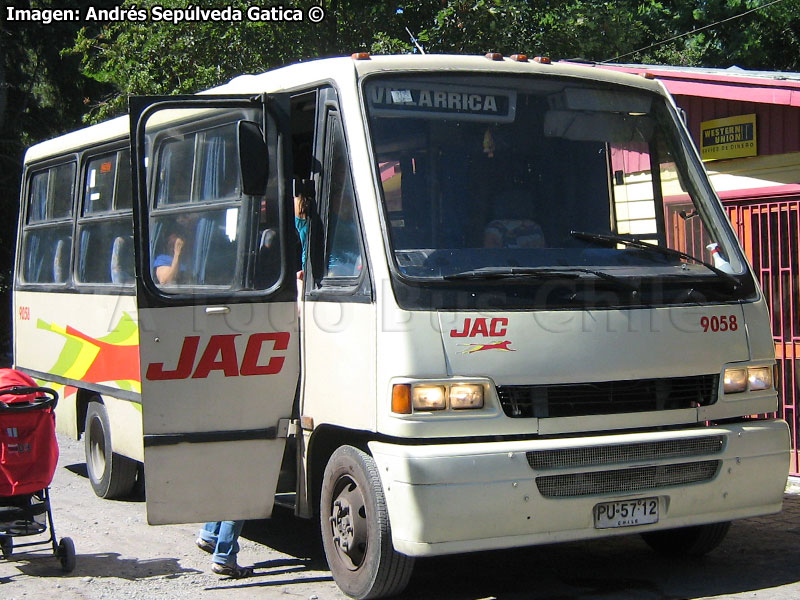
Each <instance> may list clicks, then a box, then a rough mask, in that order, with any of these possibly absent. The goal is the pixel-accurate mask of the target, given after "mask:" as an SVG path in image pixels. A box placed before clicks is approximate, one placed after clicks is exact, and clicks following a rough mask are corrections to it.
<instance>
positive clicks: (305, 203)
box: [294, 193, 310, 281]
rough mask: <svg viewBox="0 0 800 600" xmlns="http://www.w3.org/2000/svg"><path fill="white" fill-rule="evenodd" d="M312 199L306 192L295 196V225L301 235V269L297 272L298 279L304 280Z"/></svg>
mask: <svg viewBox="0 0 800 600" xmlns="http://www.w3.org/2000/svg"><path fill="white" fill-rule="evenodd" d="M309 204H310V201H309V199H308V197H307V196H306V195H305V194H302V193H301V194H297V195H296V196H295V197H294V226H295V229H297V235H298V236H299V237H300V270H299V271H298V272H297V279H299V280H300V281H302V280H303V277H304V274H305V271H306V255H307V253H308V222H309V218H308V213H309Z"/></svg>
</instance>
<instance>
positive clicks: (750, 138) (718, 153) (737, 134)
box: [700, 115, 758, 160]
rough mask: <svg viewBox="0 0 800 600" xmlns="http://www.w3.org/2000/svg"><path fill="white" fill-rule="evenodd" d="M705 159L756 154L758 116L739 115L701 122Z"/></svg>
mask: <svg viewBox="0 0 800 600" xmlns="http://www.w3.org/2000/svg"><path fill="white" fill-rule="evenodd" d="M700 154H701V155H702V157H703V160H719V159H721V158H739V157H742V156H756V155H757V154H758V144H757V140H756V116H755V115H739V116H738V117H727V118H725V119H714V120H713V121H703V122H702V123H700Z"/></svg>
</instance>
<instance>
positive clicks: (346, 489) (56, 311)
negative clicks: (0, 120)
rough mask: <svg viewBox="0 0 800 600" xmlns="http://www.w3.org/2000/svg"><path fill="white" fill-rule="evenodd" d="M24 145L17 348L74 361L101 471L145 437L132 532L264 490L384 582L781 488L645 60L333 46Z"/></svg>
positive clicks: (676, 144)
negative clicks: (632, 67)
mask: <svg viewBox="0 0 800 600" xmlns="http://www.w3.org/2000/svg"><path fill="white" fill-rule="evenodd" d="M129 151H130V157H131V158H130V173H129V172H128V163H127V162H126V161H127V160H128V152H129ZM25 161H26V162H25V174H24V182H23V193H22V215H21V221H20V242H19V247H18V254H19V259H18V262H17V272H16V283H15V301H14V311H15V317H16V319H15V335H14V340H15V352H16V353H15V362H16V366H17V368H20V369H22V370H24V371H26V372H28V373H30V374H32V375H33V376H35V377H37V378H39V379H41V380H44V381H48V382H53V383H55V384H60V385H63V386H66V387H65V388H64V390H63V391H64V392H65V394H66V397H67V401H66V402H63V403H60V405H59V409H60V412H59V423H60V425H61V427H62V428H65V429H66V430H69V431H70V432H71V433H72V434H73V435H81V434H83V435H85V436H86V439H87V440H92V441H91V443H87V461H89V462H90V464H92V461H94V466H92V467H91V468H90V472H93V471H94V472H96V473H99V474H100V475H99V477H98V476H94V478H93V483H95V479H98V478H99V480H100V483H102V477H103V476H106V475H107V476H108V479H109V480H110V481H111V482H112V483H111V484H109V485H110V487H111V488H112V491H113V492H115V493H119V492H120V491H121V490H123V488H125V487H127V486H128V484H130V481H131V478H132V477H133V479H135V467H136V465H137V461H138V462H141V461H143V462H144V471H145V474H146V482H147V485H146V496H147V512H148V520H149V522H150V523H153V524H164V523H179V522H200V521H209V520H221V519H259V518H263V517H268V516H269V515H270V514H271V512H272V509H273V505H274V503H276V502H278V503H282V504H288V505H290V506H292V507H293V508H294V510H295V512H296V514H297V515H298V516H301V517H306V518H317V519H319V523H320V526H321V531H322V540H323V545H324V548H325V553H326V556H327V559H328V564H329V566H330V569H331V572H332V574H333V576H334V578H335V580H336V582H337V584H338V585H339V586H340V587H341V588H342V590H344V591H345V592H346V593H347V594H349V595H351V596H353V597H355V598H377V597H383V596H389V595H393V594H397V593H399V592H400V591H402V590H403V589H404V587H405V586H406V584H407V583H408V581H409V578H410V576H411V572H412V568H413V563H414V559H415V557H423V556H434V555H443V554H453V553H464V552H471V551H477V550H488V549H495V548H510V547H518V546H527V545H533V544H545V543H552V542H561V541H567V540H588V539H595V538H601V537H604V536H613V535H622V534H633V533H636V534H641V535H642V536H644V539H645V540H646V541H647V542H648V544H649V545H650V546H652V547H653V548H654V549H655V550H657V551H659V552H663V553H667V554H670V553H672V554H683V555H686V554H689V555H692V554H694V555H699V554H703V553H705V552H708V551H710V550H712V549H713V548H714V547H715V546H717V545H718V544H719V543H720V542H721V541H722V539H723V538H724V536H725V534H726V532H727V530H728V526H729V523H730V522H731V521H733V520H735V519H742V518H747V517H752V516H755V515H764V514H769V513H775V512H778V511H779V510H780V509H781V503H782V497H783V491H784V486H785V483H786V478H787V474H788V468H789V432H788V427H787V424H786V423H785V422H784V421H782V420H780V419H777V418H775V413H776V411H777V408H778V398H777V393H776V390H775V378H774V365H775V360H774V348H773V344H772V337H771V333H770V322H769V316H768V312H767V307H766V304H765V300H764V296H763V294H762V292H761V290H760V289H759V286H758V283H757V281H756V279H755V277H754V275H753V272H752V270H751V268H750V266H749V265H748V264H747V261H746V259H745V257H744V255H743V253H742V250H741V249H740V247H739V245H738V243H737V240H736V238H735V236H734V234H733V232H732V230H731V227H730V224H729V223H728V221H727V220H726V217H725V213H724V211H723V210H722V207H721V205H720V202H719V200H718V198H717V197H716V196H715V194H714V192H713V190H712V188H711V186H710V185H709V182H708V179H707V177H706V174H705V171H704V169H703V165H702V162H701V161H700V159H699V157H698V154H697V152H696V150H695V148H694V146H693V144H692V141H691V137H690V135H689V132H688V131H687V130H686V128H685V125H684V123H683V120H682V118H681V115H680V113H679V111H678V110H677V109H676V107H675V105H674V103H673V101H672V99H671V98H670V96H669V95H668V94H667V93H666V91H665V90H664V88H663V86H662V85H661V84H660V83H659V82H658V81H655V80H653V79H652V78H648V77H639V76H633V75H626V74H621V73H616V72H611V71H608V70H603V69H598V68H594V67H591V66H579V65H572V64H568V63H551V62H550V61H549V60H547V59H543V58H537V59H528V58H526V57H525V56H522V55H514V56H511V57H503V56H500V55H495V54H490V55H486V56H477V57H470V56H433V55H427V56H415V55H408V56H369V55H367V54H356V55H353V56H352V57H346V58H334V59H325V60H319V61H310V62H307V63H302V64H297V65H292V66H288V67H285V68H281V69H277V70H275V71H271V72H268V73H264V74H260V75H245V76H241V77H237V78H236V79H234V80H232V81H231V82H230V83H228V84H226V85H223V86H221V87H218V88H215V89H212V90H209V91H208V92H207V93H202V94H198V95H193V96H172V97H134V98H132V99H131V101H130V114H129V116H127V117H122V118H119V119H115V120H113V121H109V122H107V123H103V124H100V125H95V126H92V127H88V128H86V129H83V130H81V131H78V132H75V133H71V134H68V135H65V136H62V137H60V138H57V139H55V140H51V141H48V142H44V143H42V144H39V145H36V146H34V147H32V148H31V149H30V150H29V151H28V153H27V155H26V159H25ZM131 191H132V193H131ZM295 195H297V196H302V197H303V198H304V199H305V200H306V201H308V204H309V209H308V211H307V213H301V214H300V216H297V215H296V213H295V209H294V198H293V197H294V196H295ZM131 198H133V200H131ZM131 219H132V220H133V225H132V224H131ZM306 226H307V231H308V237H307V242H306V243H305V244H302V243H301V241H300V240H299V237H298V227H299V228H300V229H305V227H306ZM303 247H305V248H306V249H307V250H306V254H305V255H302V250H301V249H302V248H303ZM298 272H300V273H298ZM298 277H301V279H298ZM298 282H299V283H298ZM101 458H102V459H104V460H101ZM120 465H122V466H120ZM118 469H119V470H121V471H120V472H121V475H120V476H119V481H123V480H124V485H123V483H118V481H117V479H115V478H116V477H118V474H117V470H118ZM125 469H127V470H125ZM131 473H133V475H132V474H131ZM117 484H118V485H119V487H118V488H116V489H114V488H115V486H117ZM98 485H99V484H98ZM100 488H101V489H100V492H101V495H103V492H104V490H103V489H102V485H100ZM96 489H97V486H96ZM105 494H106V495H108V493H107V490H106V491H105Z"/></svg>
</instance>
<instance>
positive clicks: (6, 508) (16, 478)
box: [0, 369, 75, 573]
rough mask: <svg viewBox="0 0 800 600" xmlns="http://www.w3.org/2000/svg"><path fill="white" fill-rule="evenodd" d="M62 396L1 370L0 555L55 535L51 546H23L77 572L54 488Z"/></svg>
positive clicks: (14, 372)
mask: <svg viewBox="0 0 800 600" xmlns="http://www.w3.org/2000/svg"><path fill="white" fill-rule="evenodd" d="M57 402H58V394H57V393H56V392H55V391H53V390H51V389H49V388H44V387H37V386H36V382H35V381H33V379H31V378H30V377H28V376H27V375H25V374H24V373H20V372H19V371H15V370H14V369H0V550H1V551H2V554H3V558H6V559H8V558H10V557H11V554H12V553H13V551H14V538H15V537H21V536H29V535H38V534H41V533H43V532H44V531H46V530H47V529H48V527H49V529H50V539H48V540H47V541H37V542H28V543H25V544H17V546H16V547H17V548H23V547H28V546H45V545H48V544H49V545H51V546H52V547H53V554H54V555H55V556H56V558H58V560H59V562H60V563H61V568H62V569H63V570H64V571H65V572H67V573H69V572H71V571H72V570H73V569H74V568H75V545H74V544H73V543H72V540H71V539H70V538H68V537H67V538H62V539H61V541H60V542H58V543H56V532H55V528H54V527H53V513H52V511H51V510H50V490H49V489H48V486H49V485H50V482H51V481H52V480H53V474H54V473H55V470H56V463H57V462H58V443H57V440H56V433H55V413H54V410H55V407H56V403H57Z"/></svg>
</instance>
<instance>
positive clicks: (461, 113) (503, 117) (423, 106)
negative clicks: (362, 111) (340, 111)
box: [367, 80, 517, 122]
mask: <svg viewBox="0 0 800 600" xmlns="http://www.w3.org/2000/svg"><path fill="white" fill-rule="evenodd" d="M516 100H517V96H516V92H515V91H513V90H501V89H496V88H479V87H473V86H456V85H440V84H434V83H430V84H429V83H422V82H418V81H416V82H409V81H396V80H393V81H392V82H391V83H384V82H376V83H372V84H368V85H367V101H368V103H369V107H370V111H371V112H372V113H373V114H376V115H383V116H389V115H392V116H397V115H407V116H415V117H423V118H426V117H427V118H434V117H436V118H441V117H445V118H450V119H463V120H470V121H492V122H511V121H513V120H514V116H515V114H516Z"/></svg>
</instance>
